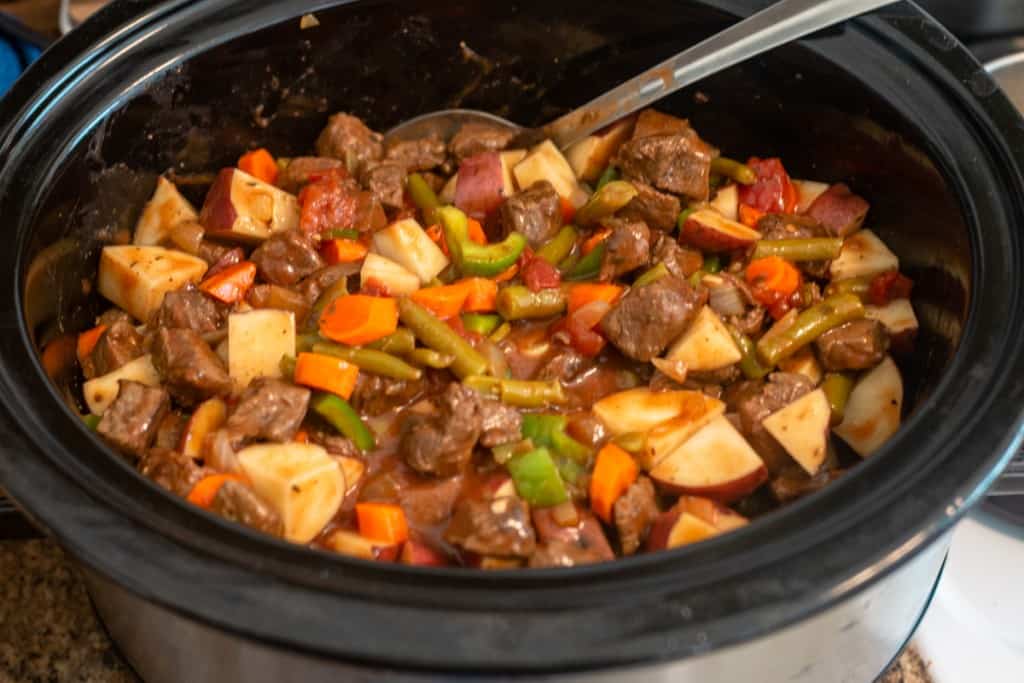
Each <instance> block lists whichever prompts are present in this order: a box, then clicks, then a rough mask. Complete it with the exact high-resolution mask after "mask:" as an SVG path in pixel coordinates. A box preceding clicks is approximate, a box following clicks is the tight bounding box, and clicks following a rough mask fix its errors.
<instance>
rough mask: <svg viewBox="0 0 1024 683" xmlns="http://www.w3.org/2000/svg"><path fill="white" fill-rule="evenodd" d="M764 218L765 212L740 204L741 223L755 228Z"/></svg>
mask: <svg viewBox="0 0 1024 683" xmlns="http://www.w3.org/2000/svg"><path fill="white" fill-rule="evenodd" d="M763 216H764V211H761V210H760V209H755V208H754V207H752V206H750V205H749V204H740V223H743V225H745V226H747V227H748V228H753V227H755V226H756V225H757V222H758V221H759V220H761V218H762V217H763Z"/></svg>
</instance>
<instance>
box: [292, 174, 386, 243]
mask: <svg viewBox="0 0 1024 683" xmlns="http://www.w3.org/2000/svg"><path fill="white" fill-rule="evenodd" d="M347 177H348V174H347V173H344V172H341V171H340V170H339V169H329V170H328V171H326V172H324V173H323V174H320V175H317V176H315V178H316V179H315V180H312V181H311V182H310V183H309V184H308V185H306V186H305V187H304V188H302V191H301V192H300V193H299V204H300V205H301V207H302V210H301V214H300V218H299V225H300V227H301V228H302V230H303V231H305V232H307V233H312V234H320V233H322V232H324V231H325V230H345V229H350V228H354V229H356V230H360V231H366V230H376V229H379V228H383V227H384V226H385V225H386V224H387V216H386V215H385V213H384V209H383V208H382V207H381V205H380V202H378V201H377V200H376V199H375V198H374V197H373V195H372V194H370V193H369V192H365V191H362V190H360V189H359V188H358V187H357V186H356V185H355V184H353V183H352V182H349V181H347V180H346V179H347Z"/></svg>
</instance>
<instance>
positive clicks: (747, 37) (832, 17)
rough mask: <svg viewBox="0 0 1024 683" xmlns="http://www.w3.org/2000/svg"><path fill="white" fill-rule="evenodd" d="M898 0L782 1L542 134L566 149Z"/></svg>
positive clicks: (565, 118)
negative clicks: (706, 81)
mask: <svg viewBox="0 0 1024 683" xmlns="http://www.w3.org/2000/svg"><path fill="white" fill-rule="evenodd" d="M895 1H896V0H780V2H777V3H775V4H774V5H772V6H770V7H767V8H765V9H763V10H761V11H760V12H758V13H757V14H754V15H752V16H750V17H748V18H746V19H744V20H743V21H741V22H739V23H738V24H734V25H733V26H730V27H729V28H727V29H725V30H724V31H722V32H720V33H717V34H715V35H713V36H711V37H710V38H708V39H707V40H704V41H703V42H700V43H698V44H696V45H694V46H693V47H691V48H688V49H686V50H683V51H682V52H680V53H679V54H677V55H676V56H674V57H670V58H669V59H667V60H665V61H664V62H662V63H661V64H658V65H657V66H655V67H654V68H652V69H648V70H647V71H645V72H643V73H642V74H640V75H638V76H635V77H634V78H631V79H630V80H628V81H626V82H625V83H623V84H622V85H619V86H618V87H616V88H615V89H613V90H610V91H608V92H607V93H605V94H604V95H601V96H600V97H598V98H596V99H593V100H591V101H590V102H588V103H587V104H585V105H583V106H582V107H580V108H578V109H576V110H574V111H571V112H569V113H568V114H566V115H565V116H563V117H561V118H559V119H556V120H555V121H552V122H551V123H549V124H547V125H546V126H544V127H543V128H542V129H541V130H542V132H543V133H544V136H545V137H549V138H551V139H552V140H553V141H554V142H555V144H557V145H558V146H559V147H560V148H562V149H564V148H566V147H568V146H569V145H571V144H572V143H574V142H576V141H578V140H581V139H583V138H584V137H586V136H588V135H590V134H591V133H593V132H594V131H596V130H598V129H600V128H603V127H604V126H607V125H608V124H610V123H613V122H614V121H616V120H618V119H620V118H622V117H623V116H626V115H627V114H632V113H633V112H635V111H637V110H639V109H642V108H644V107H646V106H648V105H650V104H653V103H654V102H656V101H658V100H660V99H661V98H663V97H665V96H666V95H669V94H670V93H673V92H675V91H676V90H679V89H680V88H683V87H686V86H687V85H690V84H691V83H695V82H697V81H699V80H701V79H702V78H704V77H705V76H709V75H711V74H713V73H716V72H718V71H721V70H723V69H727V68H728V67H730V66H733V65H734V64H738V63H740V62H742V61H744V60H747V59H750V58H751V57H755V56H757V55H759V54H762V53H764V52H767V51H768V50H771V49H772V48H774V47H777V46H779V45H782V44H784V43H788V42H790V41H793V40H797V39H799V38H802V37H803V36H806V35H807V34H809V33H813V32H815V31H818V30H821V29H823V28H828V27H829V26H832V25H834V24H838V23H839V22H841V21H845V20H846V19H850V18H851V17H855V16H857V15H859V14H863V13H864V12H869V11H871V10H873V9H877V8H879V7H883V6H885V5H889V4H892V3H893V2H895Z"/></svg>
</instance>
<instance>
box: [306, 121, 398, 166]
mask: <svg viewBox="0 0 1024 683" xmlns="http://www.w3.org/2000/svg"><path fill="white" fill-rule="evenodd" d="M382 141H383V136H382V135H381V134H380V133H375V132H374V131H372V130H370V129H369V128H367V127H366V124H365V123H363V122H362V121H361V120H359V119H358V118H356V117H355V116H352V115H351V114H344V113H340V114H335V115H334V116H332V117H331V118H330V119H328V121H327V127H326V128H324V130H323V132H322V133H320V137H318V138H317V140H316V153H317V155H318V156H321V157H333V158H335V159H341V160H342V161H344V162H345V166H346V168H348V170H349V171H350V172H352V173H355V172H357V171H358V170H359V169H361V168H362V167H363V166H364V165H365V164H366V163H367V162H368V161H377V160H378V159H380V158H381V157H382V156H383V155H384V146H383V144H382Z"/></svg>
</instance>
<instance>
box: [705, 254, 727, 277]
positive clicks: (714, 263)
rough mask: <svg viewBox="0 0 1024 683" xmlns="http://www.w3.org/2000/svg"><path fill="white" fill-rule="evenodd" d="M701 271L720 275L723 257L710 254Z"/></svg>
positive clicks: (706, 257)
mask: <svg viewBox="0 0 1024 683" xmlns="http://www.w3.org/2000/svg"><path fill="white" fill-rule="evenodd" d="M701 270H703V271H704V272H705V273H712V274H714V273H718V272H720V271H721V270H722V257H720V256H719V255H718V254H708V255H707V256H705V257H704V264H703V265H702V266H701Z"/></svg>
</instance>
